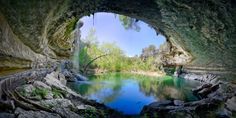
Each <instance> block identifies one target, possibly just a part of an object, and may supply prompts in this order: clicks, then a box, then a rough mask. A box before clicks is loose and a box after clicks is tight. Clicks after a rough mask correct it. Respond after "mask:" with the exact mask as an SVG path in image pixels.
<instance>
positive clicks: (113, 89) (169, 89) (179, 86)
mask: <svg viewBox="0 0 236 118" xmlns="http://www.w3.org/2000/svg"><path fill="white" fill-rule="evenodd" d="M90 79H91V82H92V84H81V85H78V84H75V85H69V86H70V87H71V88H72V89H73V90H75V91H77V92H79V93H80V94H82V95H85V96H89V95H96V97H97V98H98V99H99V100H101V102H105V103H110V102H112V101H113V100H114V99H116V98H117V97H118V96H120V94H121V88H122V85H123V84H124V83H122V82H125V81H123V79H135V80H137V81H138V83H139V88H140V91H142V92H143V93H144V94H145V95H146V96H155V97H156V98H158V99H169V100H171V99H179V100H184V101H192V100H194V99H195V98H194V97H193V95H192V93H191V91H190V90H191V88H192V87H194V84H189V82H187V83H186V81H185V80H183V79H174V78H172V77H170V76H166V77H163V78H156V77H149V76H143V75H133V74H124V73H122V74H120V73H108V74H103V75H99V76H94V77H90ZM104 82H105V83H104ZM106 82H107V83H106ZM104 90H108V91H109V92H107V91H105V92H104Z"/></svg>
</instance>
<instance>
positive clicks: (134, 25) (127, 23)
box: [119, 15, 140, 32]
mask: <svg viewBox="0 0 236 118" xmlns="http://www.w3.org/2000/svg"><path fill="white" fill-rule="evenodd" d="M119 20H120V22H121V23H122V25H123V26H124V28H125V29H133V30H135V31H138V32H139V31H140V26H139V25H138V20H137V19H134V18H130V17H128V16H124V15H119Z"/></svg>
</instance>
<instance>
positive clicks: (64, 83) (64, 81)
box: [58, 73, 67, 85]
mask: <svg viewBox="0 0 236 118" xmlns="http://www.w3.org/2000/svg"><path fill="white" fill-rule="evenodd" d="M58 79H59V80H60V81H61V83H62V84H63V85H66V82H67V81H66V78H65V76H64V75H63V74H62V73H59V74H58Z"/></svg>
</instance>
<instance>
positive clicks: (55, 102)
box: [40, 99, 74, 108]
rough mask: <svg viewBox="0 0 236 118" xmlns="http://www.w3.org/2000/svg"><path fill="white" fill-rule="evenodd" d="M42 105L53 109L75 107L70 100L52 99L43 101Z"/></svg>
mask: <svg viewBox="0 0 236 118" xmlns="http://www.w3.org/2000/svg"><path fill="white" fill-rule="evenodd" d="M40 104H41V105H43V106H48V107H53V108H59V107H60V108H72V107H74V105H73V104H72V103H71V101H70V100H68V99H52V100H42V101H40Z"/></svg>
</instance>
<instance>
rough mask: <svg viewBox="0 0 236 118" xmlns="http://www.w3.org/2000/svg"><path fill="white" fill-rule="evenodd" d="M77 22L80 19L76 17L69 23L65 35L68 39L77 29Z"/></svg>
mask: <svg viewBox="0 0 236 118" xmlns="http://www.w3.org/2000/svg"><path fill="white" fill-rule="evenodd" d="M77 21H78V19H77V18H75V17H72V18H71V19H70V20H68V21H67V26H66V31H65V33H64V36H65V37H66V38H68V37H69V36H70V34H71V32H72V31H73V30H74V29H75V27H76V23H77Z"/></svg>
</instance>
